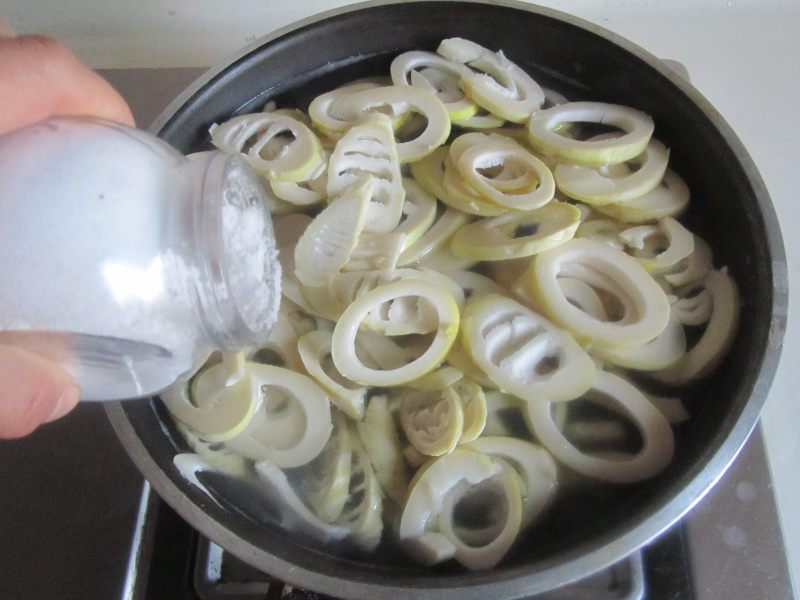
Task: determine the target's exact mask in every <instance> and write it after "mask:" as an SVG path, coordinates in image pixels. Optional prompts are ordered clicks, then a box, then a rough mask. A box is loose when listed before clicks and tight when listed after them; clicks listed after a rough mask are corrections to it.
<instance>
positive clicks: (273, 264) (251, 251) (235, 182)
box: [220, 165, 281, 341]
mask: <svg viewBox="0 0 800 600" xmlns="http://www.w3.org/2000/svg"><path fill="white" fill-rule="evenodd" d="M254 185H259V183H258V181H257V180H255V179H254V178H253V177H252V176H248V175H247V174H245V173H244V172H243V171H241V169H240V168H239V167H238V165H237V166H234V167H233V168H231V169H230V171H229V172H228V180H227V181H226V185H225V190H224V192H223V193H224V199H223V201H224V204H223V206H222V234H223V240H224V247H225V262H226V266H227V271H228V280H227V285H228V290H220V292H221V293H227V291H229V292H230V294H231V296H232V299H233V301H234V302H235V303H236V305H237V307H238V309H239V312H240V314H241V316H242V319H243V320H244V322H245V324H246V325H247V327H248V328H249V329H250V330H252V331H253V332H255V333H257V334H258V335H259V337H261V338H262V339H263V340H264V341H266V338H267V336H268V335H269V331H270V329H271V328H272V325H273V323H275V321H276V320H277V318H278V306H279V303H280V293H281V266H280V263H279V262H278V251H277V248H276V247H275V238H274V236H273V233H272V226H271V225H270V222H269V220H268V216H267V209H266V207H265V206H264V204H263V203H262V202H261V197H262V196H261V195H260V193H259V192H260V190H255V189H253V186H254Z"/></svg>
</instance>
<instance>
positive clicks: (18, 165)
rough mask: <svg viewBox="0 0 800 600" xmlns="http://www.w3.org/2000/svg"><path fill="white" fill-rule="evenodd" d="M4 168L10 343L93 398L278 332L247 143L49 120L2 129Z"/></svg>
mask: <svg viewBox="0 0 800 600" xmlns="http://www.w3.org/2000/svg"><path fill="white" fill-rule="evenodd" d="M0 182H1V184H0V344H13V345H17V346H22V347H25V348H27V349H30V350H33V351H35V352H38V353H40V354H42V355H44V356H47V357H49V358H52V359H54V360H56V361H58V362H60V363H61V364H62V365H63V366H64V367H65V368H66V369H67V370H68V371H69V372H71V373H72V375H73V376H74V377H75V379H76V380H77V382H78V384H79V385H80V386H81V390H82V399H86V400H112V399H122V398H133V397H141V396H147V395H151V394H154V393H157V392H159V391H160V390H163V389H164V388H166V387H168V386H169V385H171V384H172V383H174V382H175V381H177V380H179V379H180V378H182V377H184V376H186V375H187V374H189V373H191V372H193V371H194V370H196V368H198V367H199V366H200V364H202V363H203V361H205V360H206V358H207V357H208V356H209V354H210V353H211V352H212V351H214V350H215V349H220V350H223V351H228V352H234V351H238V350H241V349H244V348H247V347H255V346H258V345H260V344H262V343H263V342H264V341H265V340H266V338H267V337H268V335H269V331H270V328H271V326H272V324H273V323H274V321H275V318H276V315H277V309H278V304H279V299H280V265H279V263H278V260H277V251H276V249H275V242H274V238H273V234H272V224H271V221H270V218H269V212H268V210H267V209H266V205H265V202H264V191H263V188H262V185H261V183H260V181H259V179H258V177H257V176H256V175H255V174H254V173H253V172H252V171H251V170H250V168H249V167H248V165H247V164H246V162H245V161H244V160H243V159H242V158H241V157H240V156H238V155H230V154H225V153H222V152H205V153H200V154H197V155H193V156H190V157H189V158H186V157H184V156H183V155H181V154H180V153H178V152H177V151H175V150H174V149H173V148H171V147H170V146H168V145H167V144H166V143H164V142H162V141H161V140H159V139H157V138H155V137H153V136H150V135H148V134H146V133H143V132H141V131H139V130H136V129H132V128H129V127H125V126H122V125H117V124H114V123H109V122H105V121H98V120H91V119H75V118H53V119H49V120H47V121H44V122H42V123H39V124H36V125H33V126H31V127H27V128H24V129H20V130H18V131H15V132H11V133H9V134H6V135H4V136H2V137H0Z"/></svg>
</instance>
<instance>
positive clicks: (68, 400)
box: [44, 383, 81, 423]
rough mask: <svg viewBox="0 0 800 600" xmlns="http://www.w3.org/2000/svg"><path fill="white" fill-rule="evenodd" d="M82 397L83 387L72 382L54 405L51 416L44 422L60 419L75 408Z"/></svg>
mask: <svg viewBox="0 0 800 600" xmlns="http://www.w3.org/2000/svg"><path fill="white" fill-rule="evenodd" d="M80 398H81V388H79V387H78V386H77V385H75V384H74V383H72V384H70V385H69V386H68V387H67V388H66V389H65V390H64V392H63V393H62V394H61V396H60V397H59V398H58V401H57V402H56V405H55V406H54V407H53V412H51V413H50V416H48V417H47V419H45V420H44V422H45V423H49V422H50V421H55V420H56V419H60V418H61V417H63V416H64V415H65V414H67V413H68V412H69V411H71V410H72V409H73V408H75V405H76V404H77V403H78V400H80Z"/></svg>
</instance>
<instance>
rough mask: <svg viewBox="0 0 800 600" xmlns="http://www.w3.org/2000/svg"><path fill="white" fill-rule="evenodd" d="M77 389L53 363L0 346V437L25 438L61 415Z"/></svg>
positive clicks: (74, 399) (75, 399) (73, 401)
mask: <svg viewBox="0 0 800 600" xmlns="http://www.w3.org/2000/svg"><path fill="white" fill-rule="evenodd" d="M79 397H80V390H79V389H78V386H77V385H76V384H75V381H74V380H73V379H72V377H71V376H70V375H69V374H68V373H67V372H65V371H64V370H63V369H61V367H59V366H58V365H57V364H55V363H53V362H50V361H48V360H46V359H44V358H41V357H40V356H38V355H36V354H33V353H30V352H27V351H25V350H21V349H19V348H12V347H9V346H0V438H17V437H22V436H25V435H28V434H29V433H31V432H32V431H33V430H34V429H36V428H37V427H38V426H39V425H41V424H42V423H48V422H50V421H53V420H55V419H58V418H59V417H62V416H64V415H65V414H66V413H68V412H69V411H70V410H72V409H73V408H74V407H75V405H76V404H77V402H78V399H79Z"/></svg>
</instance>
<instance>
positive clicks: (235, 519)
mask: <svg viewBox="0 0 800 600" xmlns="http://www.w3.org/2000/svg"><path fill="white" fill-rule="evenodd" d="M265 27H268V24H265ZM453 36H461V37H465V38H468V39H471V40H474V41H476V42H478V43H480V44H482V45H484V46H487V47H489V48H492V49H502V50H504V52H505V53H506V54H507V55H508V56H509V57H510V58H511V59H512V60H514V61H515V62H517V63H518V64H519V65H521V66H522V67H523V68H525V69H527V70H528V71H529V72H530V73H531V74H532V75H533V76H534V77H535V78H536V79H537V80H538V81H539V82H540V83H541V84H543V85H546V86H549V87H553V88H555V89H557V90H559V91H561V92H562V93H564V94H566V95H567V96H568V97H570V98H571V99H590V100H600V101H607V102H616V103H622V104H627V105H630V106H634V107H636V108H638V109H640V110H643V111H645V112H647V113H649V114H651V115H652V116H653V118H654V119H655V122H656V136H657V137H658V138H659V139H661V140H662V141H664V142H665V143H666V144H667V146H668V147H669V148H671V157H670V163H671V166H672V168H673V169H675V170H676V171H677V172H678V173H680V174H681V175H682V176H683V177H684V178H685V179H686V181H687V183H688V184H689V187H690V189H691V190H692V204H691V209H690V213H689V214H688V215H687V219H688V223H689V226H690V228H692V229H693V230H695V231H696V232H698V233H700V234H701V235H702V236H703V237H704V238H705V239H706V240H707V241H709V242H710V244H711V246H712V248H713V250H714V254H715V257H716V263H717V266H722V265H727V266H728V267H729V268H730V269H731V272H732V273H733V276H734V278H735V279H736V281H737V283H738V285H739V287H740V291H741V295H742V300H743V305H742V318H741V324H740V327H739V332H738V336H737V338H736V341H735V343H734V346H733V348H732V350H731V352H730V355H729V357H728V359H727V360H726V362H725V363H724V365H723V366H722V367H721V368H720V369H719V370H718V371H717V372H716V373H715V375H714V377H713V378H712V379H710V380H708V381H706V382H704V383H702V384H701V385H698V386H696V387H695V388H694V389H692V390H690V392H689V393H690V395H691V397H692V398H691V400H690V401H689V402H688V403H687V404H688V406H689V410H690V412H691V413H692V418H691V421H690V422H689V423H688V424H687V425H685V426H683V427H680V428H679V429H678V430H677V431H676V436H677V439H676V442H677V452H676V455H675V458H674V460H673V462H672V464H671V465H670V466H669V468H668V469H667V470H666V471H665V472H663V473H662V474H661V475H659V476H658V477H657V478H655V479H653V480H651V481H648V482H645V483H642V484H638V485H629V486H613V487H612V486H597V487H594V488H592V489H591V491H590V492H589V493H573V494H570V493H564V494H562V496H561V497H560V498H559V499H558V500H557V502H556V503H555V505H554V507H553V509H552V510H551V512H550V513H549V514H548V516H547V518H546V519H544V520H543V521H542V522H541V524H539V525H537V526H536V527H535V528H534V529H532V530H530V531H529V532H527V533H526V534H524V535H523V536H521V539H520V540H519V542H518V544H517V545H516V546H515V547H514V549H513V550H512V551H511V552H510V553H509V555H508V556H507V557H506V559H505V560H504V561H503V562H502V563H501V564H500V565H499V566H498V567H496V568H494V569H491V570H488V571H484V572H474V573H473V572H468V571H466V570H464V569H462V568H461V567H459V566H458V565H453V564H448V565H443V566H438V567H436V568H422V567H419V566H417V565H416V564H415V563H414V562H413V561H411V560H409V559H408V558H407V557H405V556H403V555H402V554H401V553H399V552H398V551H397V550H395V549H393V548H392V546H391V545H390V544H386V545H382V546H381V547H379V550H378V551H377V552H376V553H374V554H372V555H361V554H356V553H352V552H349V551H346V550H326V549H325V548H321V547H320V545H319V544H318V543H314V542H310V541H308V540H305V539H303V538H301V537H298V536H296V535H292V534H291V533H287V532H286V531H283V530H282V529H281V528H280V527H278V526H277V525H276V524H275V523H273V522H272V521H270V520H269V519H268V520H266V521H262V522H258V520H259V515H260V514H261V512H262V511H261V510H259V509H257V507H254V506H251V504H253V503H241V502H237V501H235V500H234V501H231V502H227V503H226V502H225V501H222V503H221V505H218V504H216V503H214V502H211V501H209V500H208V498H207V497H206V496H205V495H204V494H203V493H201V492H200V491H199V490H198V489H197V488H194V487H192V486H190V485H189V484H188V483H187V482H186V481H185V480H184V479H182V478H181V477H180V476H179V475H178V474H177V471H176V469H175V468H174V466H173V464H172V457H173V455H174V454H175V453H176V452H178V451H181V450H185V446H184V444H183V442H182V440H181V438H180V435H179V434H178V433H177V432H176V431H175V429H174V428H173V426H172V425H171V422H170V420H169V418H168V416H167V414H166V412H165V410H164V408H163V406H162V405H161V404H160V402H159V401H158V400H157V399H154V400H151V401H138V402H124V403H117V404H112V405H110V406H109V408H108V412H109V416H110V418H111V421H112V423H113V424H114V427H115V429H116V430H117V433H118V434H119V436H120V438H121V439H122V442H123V444H124V445H125V446H126V448H127V449H128V452H129V453H130V454H131V456H132V458H133V460H134V461H135V462H136V464H137V465H138V467H139V468H140V469H141V471H142V472H143V473H144V475H145V476H146V477H147V478H148V480H149V481H150V482H151V484H152V485H153V487H154V488H155V489H156V491H157V492H158V493H159V494H160V495H161V496H162V497H163V498H164V499H165V500H166V501H167V502H168V503H169V504H171V505H172V506H173V507H174V508H175V509H176V510H177V512H178V513H179V514H181V515H182V516H183V517H184V518H185V519H186V520H187V521H188V522H189V523H190V524H192V525H193V526H194V527H195V528H197V529H198V530H200V531H201V532H203V533H204V534H205V535H207V536H208V537H210V538H211V539H212V540H214V541H216V542H217V543H219V544H220V545H222V546H223V547H225V548H227V549H228V550H230V551H231V552H233V553H234V554H236V555H238V556H239V557H240V558H242V559H244V560H245V561H247V562H250V563H252V564H253V565H255V566H257V567H259V568H261V569H263V570H264V571H267V572H269V573H271V574H273V575H275V576H277V577H279V578H280V579H283V580H286V581H288V582H290V583H293V584H297V585H300V586H302V587H305V588H310V589H315V590H319V591H322V592H325V593H328V594H332V595H337V596H342V597H348V598H354V597H359V598H370V599H377V598H392V599H393V600H396V599H398V598H404V597H425V598H501V597H507V598H511V597H520V596H524V595H529V594H532V593H535V592H539V591H544V590H547V589H551V588H553V587H556V586H559V585H562V584H564V583H567V582H569V581H572V580H575V579H577V578H580V577H583V576H585V575H588V574H589V573H591V572H593V571H596V570H598V569H600V568H602V567H604V566H606V565H608V564H610V563H612V562H614V561H616V560H618V559H620V558H621V557H623V556H625V555H627V554H629V553H630V552H632V551H634V550H635V549H637V548H638V547H639V546H641V545H642V544H644V543H645V542H647V541H648V540H649V539H651V538H652V537H654V536H655V535H657V534H658V533H660V532H661V531H662V530H663V529H665V528H666V527H668V526H669V525H670V524H672V523H673V522H674V521H675V520H677V519H678V518H679V517H680V516H681V515H683V514H684V513H685V512H686V511H687V510H689V509H690V508H691V506H692V505H693V504H694V503H695V502H697V501H698V500H699V499H700V498H701V497H702V495H703V494H704V493H705V492H706V491H707V490H708V489H709V488H710V487H711V486H712V485H713V483H714V482H715V481H716V480H717V479H718V478H719V477H720V476H721V474H722V473H723V472H724V470H725V468H726V467H727V465H728V464H729V463H730V462H731V461H732V460H733V458H734V457H735V455H736V453H737V452H738V450H739V449H740V447H741V446H742V444H743V443H744V441H745V440H746V438H747V436H748V434H749V433H750V431H751V429H752V428H753V426H754V425H755V423H756V421H757V419H758V414H759V410H760V408H761V406H762V404H763V402H764V399H765V397H766V394H767V391H768V389H769V385H770V383H771V381H772V377H773V374H774V371H775V368H776V366H777V361H778V355H779V352H780V347H781V340H782V336H783V332H784V329H785V314H786V303H787V291H786V284H785V282H786V264H785V256H784V252H783V246H782V242H781V239H780V234H779V229H778V227H777V223H776V217H775V213H774V211H773V208H772V206H771V204H770V201H769V198H768V196H767V193H766V190H765V188H764V185H763V183H762V181H761V179H760V178H759V176H758V173H757V172H756V169H755V167H754V166H753V164H752V162H751V160H750V158H749V157H748V156H747V154H746V152H745V150H744V149H743V148H742V146H741V144H740V142H739V141H738V139H737V138H736V137H735V135H734V134H733V132H732V131H731V130H730V129H729V127H728V126H727V125H726V124H725V123H724V121H723V120H722V119H721V117H720V116H719V115H718V114H717V113H716V111H715V110H714V109H713V108H712V107H711V106H710V105H709V104H708V102H707V101H705V100H704V99H703V98H702V96H700V94H699V93H698V92H697V91H696V90H695V89H694V88H692V86H691V85H689V84H688V83H687V82H685V81H683V80H682V79H681V78H680V77H678V76H677V75H675V74H674V73H672V72H671V71H670V70H669V69H668V68H666V67H665V66H664V65H663V64H661V63H660V62H659V61H658V60H656V59H655V58H654V57H652V56H650V55H649V54H647V53H646V52H644V51H643V50H641V49H640V48H638V47H636V46H634V45H633V44H631V43H629V42H626V41H625V40H622V39H621V38H619V37H617V36H615V35H613V34H610V33H609V32H607V31H604V30H602V29H600V28H597V27H595V26H592V25H590V24H588V23H585V22H582V21H579V20H578V19H574V18H571V17H568V16H566V15H564V14H561V13H557V12H554V11H551V10H546V9H541V8H535V7H532V6H530V5H527V4H519V3H510V2H491V3H472V2H410V3H408V2H407V3H389V4H387V3H381V4H369V5H363V4H362V5H358V6H356V7H350V8H348V9H345V10H341V11H335V12H332V13H327V14H325V15H322V16H320V17H318V18H314V19H310V20H307V21H304V22H302V23H300V24H298V25H297V26H295V27H294V28H291V29H288V30H283V31H281V32H278V33H276V34H273V35H270V36H268V37H266V38H264V39H262V40H260V41H259V42H257V43H256V44H255V45H254V46H251V47H250V48H249V49H247V50H246V51H244V52H243V53H242V54H241V55H240V56H239V57H238V58H236V59H235V60H233V61H231V62H230V63H229V64H227V65H224V66H222V67H220V68H217V69H212V70H211V71H210V72H208V73H207V74H206V75H204V76H203V77H202V78H201V79H200V80H199V81H197V82H196V83H195V84H194V85H193V86H192V87H191V88H190V89H189V90H187V91H186V92H185V93H184V94H183V95H182V96H181V97H180V98H179V99H178V100H176V102H175V103H173V105H172V106H171V107H170V108H169V109H168V110H167V111H166V112H165V113H164V114H163V115H162V117H161V118H160V119H159V120H158V121H157V123H156V124H155V125H154V131H155V132H157V133H158V134H159V135H160V136H161V137H163V138H164V139H165V140H167V141H168V142H170V143H171V144H173V145H174V146H176V147H177V148H179V149H180V150H182V151H184V152H191V151H196V150H201V149H205V148H207V147H208V133H207V132H208V127H209V125H210V124H211V123H214V122H219V121H222V120H224V119H226V118H229V117H230V116H232V115H234V114H239V113H244V112H248V111H253V110H260V108H261V107H262V106H263V104H264V102H265V101H266V100H268V99H275V100H277V102H278V104H279V105H281V106H284V105H290V106H300V107H306V106H307V105H308V102H309V101H310V99H311V98H313V97H314V96H315V95H316V94H318V93H321V92H323V91H326V90H328V89H330V88H332V87H334V86H336V85H338V84H340V83H343V82H345V81H349V80H352V79H356V78H359V77H363V76H367V75H376V74H387V73H388V67H389V63H390V61H391V59H392V57H394V56H395V55H396V54H397V53H399V52H402V51H405V50H411V49H430V50H434V49H435V48H436V46H437V44H438V42H439V41H440V40H441V39H442V38H446V37H453Z"/></svg>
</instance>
